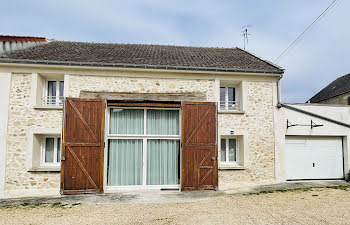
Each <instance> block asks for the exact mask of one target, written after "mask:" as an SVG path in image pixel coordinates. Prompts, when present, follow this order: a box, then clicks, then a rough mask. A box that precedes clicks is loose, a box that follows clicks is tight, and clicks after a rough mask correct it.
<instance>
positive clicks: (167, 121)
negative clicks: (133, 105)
mask: <svg viewBox="0 0 350 225" xmlns="http://www.w3.org/2000/svg"><path fill="white" fill-rule="evenodd" d="M146 127H147V134H160V135H178V134H179V111H178V110H153V109H150V110H147V126H146Z"/></svg>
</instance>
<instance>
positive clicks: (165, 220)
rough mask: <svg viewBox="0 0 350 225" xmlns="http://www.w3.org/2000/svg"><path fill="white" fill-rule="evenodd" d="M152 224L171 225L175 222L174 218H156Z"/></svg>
mask: <svg viewBox="0 0 350 225" xmlns="http://www.w3.org/2000/svg"><path fill="white" fill-rule="evenodd" d="M152 222H153V223H154V222H161V223H162V224H170V223H171V222H173V219H172V218H169V217H164V218H156V219H153V220H152Z"/></svg>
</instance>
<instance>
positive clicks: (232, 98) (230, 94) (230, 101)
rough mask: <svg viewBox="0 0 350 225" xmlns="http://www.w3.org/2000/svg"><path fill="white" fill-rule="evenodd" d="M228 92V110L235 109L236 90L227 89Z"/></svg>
mask: <svg viewBox="0 0 350 225" xmlns="http://www.w3.org/2000/svg"><path fill="white" fill-rule="evenodd" d="M227 92H228V108H229V109H233V108H234V104H235V100H236V98H235V89H234V88H231V87H230V88H227Z"/></svg>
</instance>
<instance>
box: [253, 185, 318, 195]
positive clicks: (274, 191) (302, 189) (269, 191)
mask: <svg viewBox="0 0 350 225" xmlns="http://www.w3.org/2000/svg"><path fill="white" fill-rule="evenodd" d="M312 189H313V188H311V187H310V188H295V189H276V190H264V191H259V192H252V193H248V195H260V194H271V193H285V192H305V191H311V190H312Z"/></svg>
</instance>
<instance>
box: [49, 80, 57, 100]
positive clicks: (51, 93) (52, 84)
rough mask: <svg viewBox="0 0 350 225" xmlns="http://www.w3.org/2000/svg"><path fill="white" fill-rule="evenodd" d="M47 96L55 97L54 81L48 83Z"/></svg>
mask: <svg viewBox="0 0 350 225" xmlns="http://www.w3.org/2000/svg"><path fill="white" fill-rule="evenodd" d="M47 87H48V88H47V96H56V81H48V84H47Z"/></svg>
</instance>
